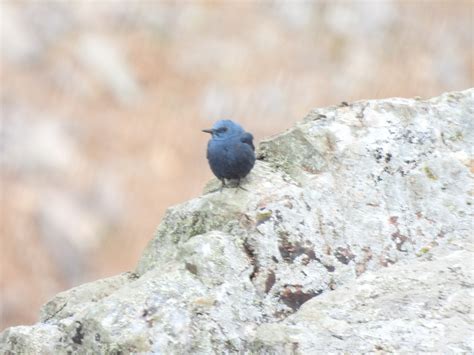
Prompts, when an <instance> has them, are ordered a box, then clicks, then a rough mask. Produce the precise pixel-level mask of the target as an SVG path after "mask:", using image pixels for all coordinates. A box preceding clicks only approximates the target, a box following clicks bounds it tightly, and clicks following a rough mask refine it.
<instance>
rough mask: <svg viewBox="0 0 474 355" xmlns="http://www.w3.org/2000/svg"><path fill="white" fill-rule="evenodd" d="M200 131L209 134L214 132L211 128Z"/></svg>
mask: <svg viewBox="0 0 474 355" xmlns="http://www.w3.org/2000/svg"><path fill="white" fill-rule="evenodd" d="M202 131H203V132H206V133H210V134H212V133H214V130H212V129H203V130H202Z"/></svg>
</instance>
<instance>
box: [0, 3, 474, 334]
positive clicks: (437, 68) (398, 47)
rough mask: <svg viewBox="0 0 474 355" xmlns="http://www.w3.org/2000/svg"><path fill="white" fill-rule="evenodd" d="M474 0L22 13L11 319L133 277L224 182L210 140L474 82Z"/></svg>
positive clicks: (9, 167)
mask: <svg viewBox="0 0 474 355" xmlns="http://www.w3.org/2000/svg"><path fill="white" fill-rule="evenodd" d="M473 11H474V10H473V2H472V1H357V2H347V1H346V2H337V1H331V2H319V1H318V2H316V1H314V2H311V1H305V2H278V1H265V2H251V1H228V2H223V3H220V2H214V1H212V2H211V1H208V2H197V1H187V2H168V1H166V2H162V1H133V2H132V1H125V0H123V1H96V2H89V1H84V2H83V1H72V2H53V1H34V2H27V1H7V0H2V2H1V3H0V13H1V19H0V20H1V33H0V39H1V57H0V58H1V73H0V85H1V96H0V97H1V101H0V102H1V131H0V132H1V133H0V134H1V146H0V149H1V156H0V163H1V216H0V217H1V224H0V225H1V230H0V243H1V245H0V258H1V269H0V272H1V274H0V275H1V280H0V291H1V300H0V307H1V322H0V330H1V329H3V328H5V327H7V326H11V325H15V324H26V323H32V322H34V321H35V320H36V319H37V315H38V310H39V307H40V305H41V304H43V303H44V302H46V301H47V300H48V299H49V298H50V297H52V296H53V295H54V294H55V293H57V292H59V291H61V290H64V289H66V288H69V287H72V286H75V285H78V284H80V283H83V282H86V281H90V280H94V279H97V278H102V277H106V276H109V275H113V274H117V273H119V272H122V271H126V270H131V269H133V268H134V266H135V264H136V262H137V260H138V258H139V256H140V253H141V251H142V250H143V248H144V247H145V245H146V243H147V241H148V240H149V239H150V238H151V237H152V235H153V232H154V230H155V228H156V226H157V225H158V224H159V222H160V219H161V217H162V216H163V213H164V211H165V209H166V208H167V207H168V206H170V205H173V204H176V203H179V202H183V201H185V200H187V199H190V198H193V197H196V196H198V195H199V194H200V193H201V191H202V188H203V186H204V185H205V183H206V182H207V181H208V180H209V179H210V178H211V173H210V170H209V169H208V166H207V161H206V158H205V149H206V142H207V139H208V136H207V135H205V134H204V133H201V132H200V129H202V128H207V127H209V126H211V125H212V122H213V121H215V120H217V119H219V118H232V119H235V120H236V121H238V122H240V123H242V124H243V126H244V127H245V128H246V129H248V130H249V131H251V132H253V133H254V135H255V137H256V140H257V142H258V141H259V140H260V139H261V138H263V137H266V136H269V135H272V134H276V133H278V132H280V131H282V130H284V129H285V128H288V127H290V126H291V125H292V123H294V122H295V121H297V120H299V119H301V118H302V117H303V116H304V115H305V114H306V113H307V112H308V111H309V110H310V109H311V108H313V107H316V106H325V105H331V104H338V103H339V102H341V101H353V100H359V99H368V98H383V97H389V96H404V97H412V96H422V97H429V96H434V95H438V94H440V93H441V92H444V91H449V90H461V89H465V88H468V87H471V86H473V72H474V68H473V32H474V28H473Z"/></svg>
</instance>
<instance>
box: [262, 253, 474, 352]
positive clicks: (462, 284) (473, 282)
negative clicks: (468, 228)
mask: <svg viewBox="0 0 474 355" xmlns="http://www.w3.org/2000/svg"><path fill="white" fill-rule="evenodd" d="M472 251H473V249H472V247H471V248H470V249H469V251H467V250H459V251H454V252H450V253H449V254H446V255H438V253H434V254H433V255H430V257H429V258H426V257H424V258H422V260H404V261H402V262H400V263H398V264H396V265H394V266H392V267H390V268H386V269H383V270H380V271H378V272H368V273H366V274H364V275H362V276H361V277H360V278H359V279H356V280H353V281H351V282H348V283H347V284H346V285H344V286H342V287H340V288H338V289H337V290H335V291H333V292H326V293H325V294H324V295H321V296H320V297H317V298H314V299H312V300H310V301H308V302H307V303H305V304H304V305H303V306H302V307H301V308H300V310H299V311H298V312H297V313H296V314H294V315H292V316H290V317H288V318H287V319H285V320H284V321H283V322H272V323H267V324H262V325H261V326H260V327H259V328H258V329H257V337H256V340H255V344H260V346H261V348H262V349H264V350H266V351H268V350H269V349H271V350H272V351H273V353H277V354H283V353H290V352H291V351H293V350H298V353H301V354H323V353H327V351H328V349H330V352H331V353H333V352H337V353H351V352H352V351H353V350H354V349H356V350H357V352H360V353H376V352H388V353H393V352H395V353H427V352H428V353H442V354H452V353H472V349H473V347H472V345H473V344H472V334H473V332H474V325H473V322H472V299H473V297H474V292H473V286H474V271H473V269H472V267H471V268H469V267H466V266H467V265H469V264H472ZM470 339H471V340H470Z"/></svg>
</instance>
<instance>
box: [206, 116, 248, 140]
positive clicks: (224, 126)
mask: <svg viewBox="0 0 474 355" xmlns="http://www.w3.org/2000/svg"><path fill="white" fill-rule="evenodd" d="M202 131H203V132H206V133H210V134H212V138H214V139H225V138H228V137H232V136H235V135H238V134H242V133H244V130H243V128H242V127H241V126H240V125H239V124H237V123H235V122H233V121H231V120H219V121H217V122H216V123H214V125H213V126H212V128H211V129H203V130H202Z"/></svg>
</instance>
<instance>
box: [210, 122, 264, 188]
mask: <svg viewBox="0 0 474 355" xmlns="http://www.w3.org/2000/svg"><path fill="white" fill-rule="evenodd" d="M203 132H207V133H210V134H212V138H211V139H210V140H209V143H208V144H207V160H208V161H209V166H210V167H211V170H212V172H213V173H214V175H215V176H216V177H217V178H218V179H219V180H221V181H222V186H225V179H237V180H238V185H239V184H240V179H242V178H244V177H245V176H247V174H248V173H249V172H250V170H252V168H253V166H254V164H255V147H254V145H253V136H252V134H250V133H248V132H245V131H244V129H243V128H242V127H241V126H240V125H239V124H237V123H235V122H233V121H231V120H220V121H217V122H216V123H215V124H214V126H213V127H212V129H204V130H203Z"/></svg>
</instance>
